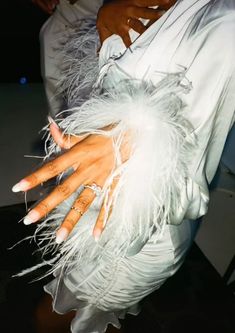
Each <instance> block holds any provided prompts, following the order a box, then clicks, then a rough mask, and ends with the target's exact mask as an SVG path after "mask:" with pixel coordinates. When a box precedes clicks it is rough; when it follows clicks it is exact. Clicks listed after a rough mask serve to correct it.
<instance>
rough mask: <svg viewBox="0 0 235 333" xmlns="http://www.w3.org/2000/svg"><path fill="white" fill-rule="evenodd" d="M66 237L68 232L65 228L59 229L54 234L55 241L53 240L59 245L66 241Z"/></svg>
mask: <svg viewBox="0 0 235 333" xmlns="http://www.w3.org/2000/svg"><path fill="white" fill-rule="evenodd" d="M68 235H69V232H68V230H67V229H66V228H61V229H59V230H58V231H57V233H56V239H55V241H56V243H57V244H61V243H62V242H64V241H65V240H66V238H67V237H68Z"/></svg>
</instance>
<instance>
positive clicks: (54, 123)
mask: <svg viewBox="0 0 235 333" xmlns="http://www.w3.org/2000/svg"><path fill="white" fill-rule="evenodd" d="M47 119H48V122H49V124H50V125H51V124H53V125H55V126H56V127H57V128H59V126H58V125H57V124H56V122H55V120H54V119H53V118H52V117H51V116H47Z"/></svg>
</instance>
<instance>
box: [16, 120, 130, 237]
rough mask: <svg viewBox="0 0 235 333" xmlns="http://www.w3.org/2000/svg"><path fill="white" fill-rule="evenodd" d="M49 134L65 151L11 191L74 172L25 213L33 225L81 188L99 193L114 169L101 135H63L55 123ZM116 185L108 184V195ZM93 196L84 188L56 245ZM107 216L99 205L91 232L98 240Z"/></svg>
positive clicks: (108, 143) (111, 154)
mask: <svg viewBox="0 0 235 333" xmlns="http://www.w3.org/2000/svg"><path fill="white" fill-rule="evenodd" d="M50 131H51V134H52V137H53V138H54V141H55V142H56V143H57V144H58V145H59V146H60V147H62V148H65V149H67V151H66V152H65V153H63V154H62V155H60V156H59V157H57V158H56V159H54V160H52V161H50V162H48V163H46V164H45V165H44V166H42V167H41V168H39V169H38V170H37V171H35V172H34V173H32V174H30V175H29V176H27V177H25V178H24V179H22V180H21V181H20V182H19V183H18V184H16V185H15V186H14V187H13V188H12V191H13V192H19V191H28V190H31V189H33V188H34V187H36V186H38V185H40V184H41V183H43V182H45V181H47V180H49V179H51V178H53V177H56V176H58V175H59V174H61V173H62V172H64V171H65V170H67V169H68V168H70V167H73V169H74V171H73V173H72V174H71V175H70V176H69V177H68V178H66V179H65V180H64V181H63V182H62V183H61V184H60V185H58V186H56V187H55V189H54V190H53V191H52V192H51V193H50V194H49V195H48V196H47V197H46V198H45V199H43V200H42V201H41V202H39V203H38V204H37V205H36V206H35V207H34V208H33V209H32V210H31V211H30V212H29V213H28V215H27V216H26V217H25V218H24V223H25V224H31V223H35V222H37V221H39V220H40V219H42V218H43V217H45V216H46V215H47V214H48V213H50V212H51V211H52V210H53V209H54V208H55V207H56V206H57V205H59V204H60V203H61V202H63V201H64V200H65V199H67V198H68V197H69V196H70V195H71V194H72V193H74V192H75V191H76V190H77V189H78V188H79V187H80V186H82V185H88V186H92V184H95V187H96V185H97V189H98V190H99V188H100V189H102V187H103V186H104V184H105V182H106V180H107V178H108V177H109V175H110V174H111V171H112V170H113V168H115V157H114V151H113V142H112V138H110V137H107V136H103V135H89V136H84V137H76V136H64V135H63V134H62V132H61V130H60V129H59V128H58V126H57V125H56V124H55V123H54V122H51V124H50ZM127 156H128V151H127V149H126V147H123V149H122V157H123V159H127ZM115 182H117V181H115ZM115 182H114V183H113V184H112V185H111V192H110V194H111V193H112V191H113V189H114V187H115ZM95 197H96V193H95V191H94V190H92V189H91V188H89V187H86V186H85V188H84V190H83V191H82V193H81V194H80V195H79V197H78V198H77V199H76V200H75V202H74V203H73V207H72V209H71V210H70V212H69V213H68V214H67V216H66V217H65V219H64V221H63V222H62V224H61V226H60V228H59V229H58V231H57V237H56V242H57V243H61V242H63V241H64V240H65V239H66V238H67V237H68V235H69V234H70V232H71V231H72V230H73V228H74V226H75V224H76V223H77V222H78V221H79V219H80V218H81V216H82V215H83V214H84V213H85V212H86V211H87V209H88V208H89V206H90V205H91V203H92V202H93V200H94V199H95ZM106 213H107V212H105V208H104V206H102V207H101V210H100V212H99V216H98V218H97V221H96V224H95V227H94V229H93V235H94V237H95V239H98V238H99V236H100V234H101V233H102V230H103V229H104V216H106V215H105V214H106ZM108 213H110V212H108Z"/></svg>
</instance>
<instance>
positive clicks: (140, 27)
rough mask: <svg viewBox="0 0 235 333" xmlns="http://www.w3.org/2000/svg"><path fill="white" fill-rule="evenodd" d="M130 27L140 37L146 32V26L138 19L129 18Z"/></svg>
mask: <svg viewBox="0 0 235 333" xmlns="http://www.w3.org/2000/svg"><path fill="white" fill-rule="evenodd" d="M128 25H129V27H130V28H132V29H133V30H135V31H136V32H138V33H139V34H140V35H141V34H142V33H144V32H145V31H146V27H145V25H144V24H143V23H142V22H141V21H139V20H137V19H131V18H129V21H128Z"/></svg>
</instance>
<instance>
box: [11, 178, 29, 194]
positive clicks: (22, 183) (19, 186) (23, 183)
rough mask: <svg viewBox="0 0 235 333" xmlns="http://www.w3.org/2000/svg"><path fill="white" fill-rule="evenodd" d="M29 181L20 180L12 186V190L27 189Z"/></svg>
mask: <svg viewBox="0 0 235 333" xmlns="http://www.w3.org/2000/svg"><path fill="white" fill-rule="evenodd" d="M29 185H30V182H28V181H27V180H24V179H23V180H21V181H20V182H19V183H17V184H15V185H14V186H13V187H12V189H11V190H12V192H15V193H17V192H20V191H27V190H28V188H29Z"/></svg>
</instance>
